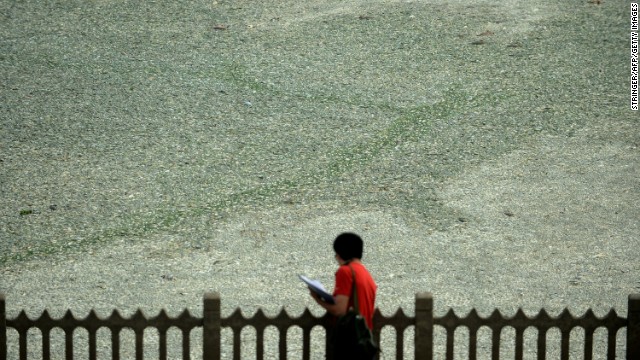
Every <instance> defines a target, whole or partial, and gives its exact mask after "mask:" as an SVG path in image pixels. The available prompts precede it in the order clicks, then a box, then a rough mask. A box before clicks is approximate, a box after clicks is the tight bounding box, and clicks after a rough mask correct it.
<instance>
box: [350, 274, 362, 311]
mask: <svg viewBox="0 0 640 360" xmlns="http://www.w3.org/2000/svg"><path fill="white" fill-rule="evenodd" d="M349 269H351V275H352V276H353V286H352V287H351V296H352V297H353V306H354V307H355V312H356V314H358V315H360V304H359V303H358V289H357V287H356V272H355V271H353V267H351V264H349Z"/></svg>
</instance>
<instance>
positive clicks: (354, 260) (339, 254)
mask: <svg viewBox="0 0 640 360" xmlns="http://www.w3.org/2000/svg"><path fill="white" fill-rule="evenodd" d="M362 248H363V242H362V239H361V238H360V236H358V235H356V234H353V233H343V234H340V235H338V237H336V239H335V240H334V241H333V250H334V251H335V253H336V260H337V261H338V264H339V265H340V267H339V268H338V271H336V284H335V287H334V289H333V297H334V299H335V304H329V303H327V302H324V301H323V300H322V299H321V298H320V297H319V296H318V295H317V294H316V293H314V292H313V291H311V296H312V297H313V298H314V299H315V300H316V302H317V303H318V304H319V305H320V306H322V307H323V308H325V309H326V310H327V311H328V312H329V313H330V314H332V315H335V316H342V315H345V314H346V313H347V311H348V310H349V308H353V307H354V302H353V299H352V297H351V291H352V288H353V273H352V272H351V269H353V271H354V272H355V279H356V290H357V292H358V304H359V305H360V309H359V310H360V314H361V315H362V317H363V318H364V319H365V320H366V322H367V325H368V326H369V329H373V311H374V309H375V301H376V290H377V289H378V286H377V285H376V283H375V281H374V280H373V278H372V277H371V274H370V273H369V271H368V270H367V268H366V267H365V266H364V264H363V263H362V262H361V260H360V259H362Z"/></svg>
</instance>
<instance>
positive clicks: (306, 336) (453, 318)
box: [0, 293, 640, 360]
mask: <svg viewBox="0 0 640 360" xmlns="http://www.w3.org/2000/svg"><path fill="white" fill-rule="evenodd" d="M203 302H204V303H203V305H204V308H203V315H202V317H196V316H193V315H191V314H190V313H189V311H188V310H184V311H183V312H182V313H181V314H180V315H178V316H177V317H174V318H172V317H169V316H168V315H167V313H166V312H165V311H164V310H161V311H160V313H159V314H158V315H156V316H154V317H151V318H147V317H145V316H144V314H143V313H142V311H140V310H138V311H137V312H136V313H135V314H133V315H132V316H131V317H129V318H124V317H122V316H121V315H120V313H119V312H118V311H117V310H114V311H113V312H112V314H111V315H110V316H109V317H107V318H100V317H98V316H97V315H96V313H95V312H94V311H93V310H92V311H91V312H90V313H89V315H88V316H87V317H85V318H83V319H76V318H75V317H74V316H73V314H72V313H71V311H70V310H69V311H67V313H66V314H65V315H64V316H63V317H62V318H60V319H53V318H52V317H51V316H50V315H49V313H48V312H47V311H46V310H45V311H44V312H43V313H42V315H41V316H40V317H38V318H37V319H30V318H29V317H28V316H27V315H26V313H25V311H24V310H23V311H21V312H20V313H19V314H18V316H17V317H15V318H13V319H7V318H6V304H5V297H4V295H3V294H0V360H7V345H8V344H7V329H8V328H13V329H15V330H16V331H17V332H18V343H19V344H18V348H19V350H18V352H19V358H20V359H27V332H28V331H29V329H30V328H37V329H39V330H40V331H41V333H42V358H43V359H45V360H48V359H50V358H51V346H50V332H51V330H52V329H54V328H56V327H57V328H60V329H62V331H63V332H64V333H65V356H66V359H73V353H74V352H73V332H74V330H75V329H77V328H84V329H86V330H87V332H88V334H89V344H88V345H89V359H92V360H93V359H96V357H97V350H96V333H97V331H98V329H100V328H102V327H104V328H108V329H109V330H110V331H111V353H112V358H113V359H120V332H121V331H122V330H123V329H124V328H130V329H132V330H133V332H134V334H135V354H136V355H135V356H136V359H142V358H143V350H144V343H143V333H144V331H145V329H146V328H156V329H157V330H158V334H159V358H160V359H163V360H164V359H166V358H167V337H166V334H167V331H168V330H169V328H171V327H176V328H178V329H179V330H180V331H181V332H182V357H183V359H190V350H191V344H190V336H189V334H190V332H191V331H192V330H193V329H195V328H198V327H202V331H203V332H202V334H203V336H202V355H203V356H202V357H203V359H214V360H219V359H220V358H221V331H222V329H223V328H229V329H231V330H232V333H233V340H232V346H233V358H234V359H240V352H241V346H240V344H241V339H240V334H241V331H242V329H243V328H245V327H247V326H251V327H254V328H255V330H256V357H257V359H260V360H262V359H263V358H264V356H265V355H264V331H265V329H266V328H267V327H269V326H273V327H275V328H276V329H277V330H278V332H279V335H280V336H279V342H278V352H279V355H280V359H286V358H287V337H286V333H287V330H288V329H289V328H291V327H294V326H297V327H300V328H301V329H302V339H303V346H302V349H303V353H302V355H303V359H305V360H308V359H310V357H311V331H312V329H313V328H314V327H316V326H320V327H322V328H324V329H325V331H326V334H327V336H326V338H329V336H330V332H331V327H332V320H333V319H332V317H331V316H329V315H327V314H325V315H324V316H321V317H316V316H314V315H313V314H312V313H311V312H310V311H309V310H308V309H306V310H305V311H304V312H303V313H302V314H301V315H300V316H298V317H291V316H289V315H288V314H287V313H286V311H285V310H282V311H281V312H280V313H279V314H278V315H276V316H275V317H268V316H266V315H265V314H264V313H263V312H262V310H258V311H257V312H256V313H255V314H254V315H253V316H252V317H249V318H245V317H244V316H243V315H242V312H241V311H240V309H236V310H235V311H234V312H233V313H232V314H231V315H229V316H228V317H224V318H223V317H222V316H221V313H220V297H219V295H218V294H215V293H207V294H205V296H204V299H203ZM387 326H390V327H392V328H394V329H395V334H396V351H395V353H396V359H403V358H404V349H403V344H404V330H406V329H408V328H410V327H413V328H414V357H415V359H432V358H433V348H434V326H439V327H442V328H444V330H445V331H446V359H448V360H449V359H453V355H454V334H455V331H456V329H457V328H460V327H466V328H467V329H468V330H469V345H468V353H469V359H471V360H475V359H476V358H477V333H478V330H479V329H480V328H482V327H487V328H489V329H490V330H491V332H492V340H491V358H492V359H498V358H499V356H500V342H501V333H502V330H503V329H504V328H507V327H511V328H513V329H515V358H516V359H518V360H519V359H522V358H523V351H524V349H523V334H524V332H525V330H526V329H528V328H530V327H534V328H536V329H537V330H538V335H537V357H538V359H541V360H542V359H545V357H546V349H547V344H546V334H547V332H548V331H549V330H550V329H552V328H557V329H559V331H560V334H561V359H569V334H570V333H571V331H572V329H574V328H578V327H579V328H582V329H584V333H585V336H584V344H583V349H584V359H585V360H591V359H592V358H593V344H594V342H593V334H594V332H595V330H596V329H598V328H605V329H606V330H607V334H608V335H607V358H608V359H615V358H616V354H615V345H616V336H617V333H618V332H619V330H620V329H622V328H624V327H626V329H627V331H626V333H627V336H626V358H627V359H629V360H639V359H640V294H634V295H629V303H628V315H627V318H622V317H620V316H618V314H617V313H616V312H615V311H614V310H611V311H610V312H609V313H608V314H607V315H605V316H604V317H602V318H599V317H597V316H595V314H594V313H593V311H592V310H591V309H589V310H588V311H587V312H586V313H585V314H584V315H583V316H580V317H574V316H573V315H571V313H569V311H568V310H565V311H563V312H562V313H561V314H560V315H559V316H557V317H551V316H549V314H548V313H547V312H546V311H545V310H544V309H542V310H541V311H540V313H538V314H537V315H536V316H533V317H528V316H526V315H525V313H524V312H523V311H522V310H519V311H518V312H517V313H516V314H515V315H514V316H512V317H505V316H503V315H502V314H501V313H500V312H499V311H497V310H496V311H494V312H493V313H492V314H491V315H490V316H488V317H486V318H483V317H481V316H479V315H478V313H477V311H476V310H475V309H474V310H472V311H471V312H470V313H469V314H467V315H466V316H464V317H460V316H458V315H456V314H455V313H454V312H453V310H449V312H447V313H446V314H445V315H444V316H441V317H434V315H433V297H432V296H431V294H429V293H418V294H416V302H415V315H414V316H408V315H406V314H405V313H404V312H403V311H402V309H399V310H398V311H397V312H396V313H395V314H394V315H392V316H388V317H386V316H384V315H382V313H381V312H380V311H379V310H378V309H376V312H375V313H374V329H373V333H374V337H375V338H376V340H378V341H379V340H380V334H381V331H382V329H383V328H384V327H387ZM325 350H326V354H327V357H328V358H330V356H331V353H330V352H331V349H330V347H328V346H326V345H325ZM619 355H620V354H619Z"/></svg>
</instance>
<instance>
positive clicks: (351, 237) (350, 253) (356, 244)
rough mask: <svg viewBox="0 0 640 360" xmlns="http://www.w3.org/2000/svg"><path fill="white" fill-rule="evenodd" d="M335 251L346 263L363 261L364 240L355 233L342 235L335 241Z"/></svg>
mask: <svg viewBox="0 0 640 360" xmlns="http://www.w3.org/2000/svg"><path fill="white" fill-rule="evenodd" d="M333 250H334V251H335V252H336V254H337V255H338V256H340V257H341V258H342V260H344V261H350V260H353V259H362V239H361V238H360V236H358V235H356V234H354V233H342V234H340V235H338V237H336V239H335V240H334V241H333Z"/></svg>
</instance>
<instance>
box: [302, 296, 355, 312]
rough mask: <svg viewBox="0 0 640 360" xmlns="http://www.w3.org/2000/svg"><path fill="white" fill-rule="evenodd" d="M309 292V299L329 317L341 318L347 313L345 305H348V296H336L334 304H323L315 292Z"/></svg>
mask: <svg viewBox="0 0 640 360" xmlns="http://www.w3.org/2000/svg"><path fill="white" fill-rule="evenodd" d="M310 292H311V297H312V298H313V299H314V300H315V301H316V302H317V303H318V305H320V306H322V307H323V308H324V309H325V310H327V311H328V312H329V313H330V314H331V315H335V316H342V315H344V314H346V313H347V305H348V304H349V297H348V296H346V295H338V296H336V297H335V304H329V303H327V302H324V301H323V300H322V299H321V298H320V297H319V296H318V294H316V293H315V292H313V291H310Z"/></svg>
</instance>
